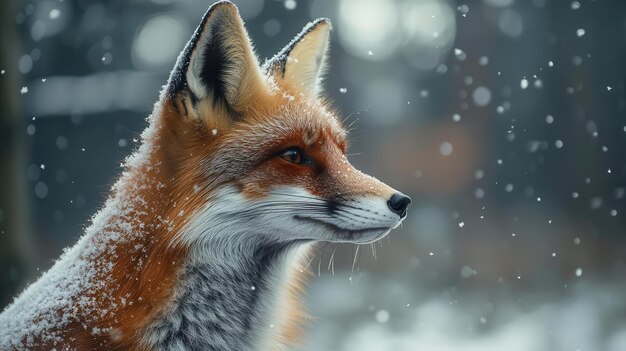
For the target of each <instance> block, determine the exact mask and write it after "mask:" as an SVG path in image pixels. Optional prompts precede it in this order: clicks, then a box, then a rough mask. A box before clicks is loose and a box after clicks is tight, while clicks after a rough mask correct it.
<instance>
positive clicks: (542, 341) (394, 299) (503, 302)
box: [303, 272, 626, 351]
mask: <svg viewBox="0 0 626 351" xmlns="http://www.w3.org/2000/svg"><path fill="white" fill-rule="evenodd" d="M349 276H350V274H349V272H347V273H346V274H343V275H342V274H338V275H336V276H335V277H334V278H333V277H332V276H330V275H326V276H324V275H322V277H316V278H315V279H313V281H312V282H311V286H310V288H311V290H310V295H309V297H310V303H309V306H310V307H311V308H312V310H313V311H314V312H315V313H317V316H316V318H317V320H316V321H314V322H313V323H312V324H311V329H310V333H309V335H308V342H307V343H306V346H305V347H304V348H303V350H311V351H318V350H319V351H322V350H325V351H326V350H345V351H349V350H350V351H351V350H359V351H369V350H372V351H375V350H376V351H378V350H397V351H404V350H406V351H414V350H430V351H432V350H437V351H448V350H449V351H453V350H454V351H456V350H469V351H473V350H476V351H501V350H509V351H544V350H545V351H575V350H580V351H587V350H606V351H622V350H626V313H625V312H626V309H625V303H624V300H623V298H622V296H623V293H622V292H623V291H624V290H623V287H618V286H615V285H606V284H593V285H585V284H579V285H577V286H572V287H568V288H567V290H568V291H566V292H564V293H563V294H562V295H561V296H558V295H551V294H544V293H532V292H528V293H526V294H524V295H523V296H524V297H523V298H519V299H518V300H514V299H512V298H510V296H509V297H508V298H500V299H497V300H493V301H489V298H488V297H486V296H485V295H482V294H476V293H466V294H464V293H457V294H455V295H454V298H451V295H450V294H449V292H444V293H435V292H429V291H426V290H425V289H420V288H416V289H415V290H414V291H402V289H401V288H399V286H395V287H390V286H388V285H387V286H381V285H380V284H393V282H392V281H391V280H389V281H387V280H386V279H385V278H383V277H370V279H361V280H359V281H356V282H354V283H352V284H351V283H350V281H349ZM343 278H345V279H343ZM353 281H354V279H353ZM518 296H522V295H518ZM376 297H378V298H376ZM407 299H412V300H413V301H419V302H417V303H416V304H415V305H412V304H408V305H407V303H405V302H406V301H407ZM378 306H383V307H378Z"/></svg>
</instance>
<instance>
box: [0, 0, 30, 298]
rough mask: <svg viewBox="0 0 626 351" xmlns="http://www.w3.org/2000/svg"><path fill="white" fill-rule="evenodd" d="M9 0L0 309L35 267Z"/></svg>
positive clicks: (4, 32)
mask: <svg viewBox="0 0 626 351" xmlns="http://www.w3.org/2000/svg"><path fill="white" fill-rule="evenodd" d="M13 5H14V1H11V0H2V1H0V70H4V71H5V72H4V74H2V75H0V106H1V108H2V109H1V112H0V309H2V307H4V306H5V305H6V304H7V303H9V302H10V301H11V300H12V297H13V295H14V294H16V293H17V290H18V289H21V288H22V284H24V282H25V280H26V279H28V278H30V276H31V275H32V272H33V267H34V254H33V253H34V247H33V241H32V232H31V227H32V226H31V218H30V217H31V216H30V206H29V196H28V193H27V186H28V184H27V183H26V177H25V169H26V160H27V155H28V152H27V151H28V140H27V139H26V129H25V128H26V126H25V123H24V119H23V118H22V113H21V110H20V102H21V97H20V84H19V72H18V70H17V58H18V57H19V53H20V46H19V43H18V37H17V31H16V26H15V11H14V9H13Z"/></svg>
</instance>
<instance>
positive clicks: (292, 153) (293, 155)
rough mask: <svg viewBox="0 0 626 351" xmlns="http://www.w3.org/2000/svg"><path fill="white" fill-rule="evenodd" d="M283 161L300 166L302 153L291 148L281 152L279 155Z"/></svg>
mask: <svg viewBox="0 0 626 351" xmlns="http://www.w3.org/2000/svg"><path fill="white" fill-rule="evenodd" d="M280 157H282V158H283V159H284V160H286V161H289V162H291V163H297V164H302V163H304V162H303V159H304V157H303V156H302V152H301V151H300V150H298V149H295V148H291V149H287V150H285V151H283V153H282V154H281V155H280Z"/></svg>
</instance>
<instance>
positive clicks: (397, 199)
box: [387, 193, 411, 218]
mask: <svg viewBox="0 0 626 351" xmlns="http://www.w3.org/2000/svg"><path fill="white" fill-rule="evenodd" d="M410 204H411V198H410V197H408V196H406V195H404V194H402V193H395V194H393V195H391V198H390V199H389V201H387V206H389V209H390V210H391V211H392V212H393V213H395V214H397V215H398V216H400V218H404V217H405V216H406V209H407V208H408V207H409V205H410Z"/></svg>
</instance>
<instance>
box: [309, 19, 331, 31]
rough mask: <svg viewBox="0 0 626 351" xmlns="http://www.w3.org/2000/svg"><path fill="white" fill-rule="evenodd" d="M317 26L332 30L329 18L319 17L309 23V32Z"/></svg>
mask: <svg viewBox="0 0 626 351" xmlns="http://www.w3.org/2000/svg"><path fill="white" fill-rule="evenodd" d="M319 25H326V26H328V29H329V30H332V29H333V23H332V21H331V20H330V18H326V17H320V18H318V19H316V20H315V21H313V22H311V30H312V29H314V28H317V26H319Z"/></svg>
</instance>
